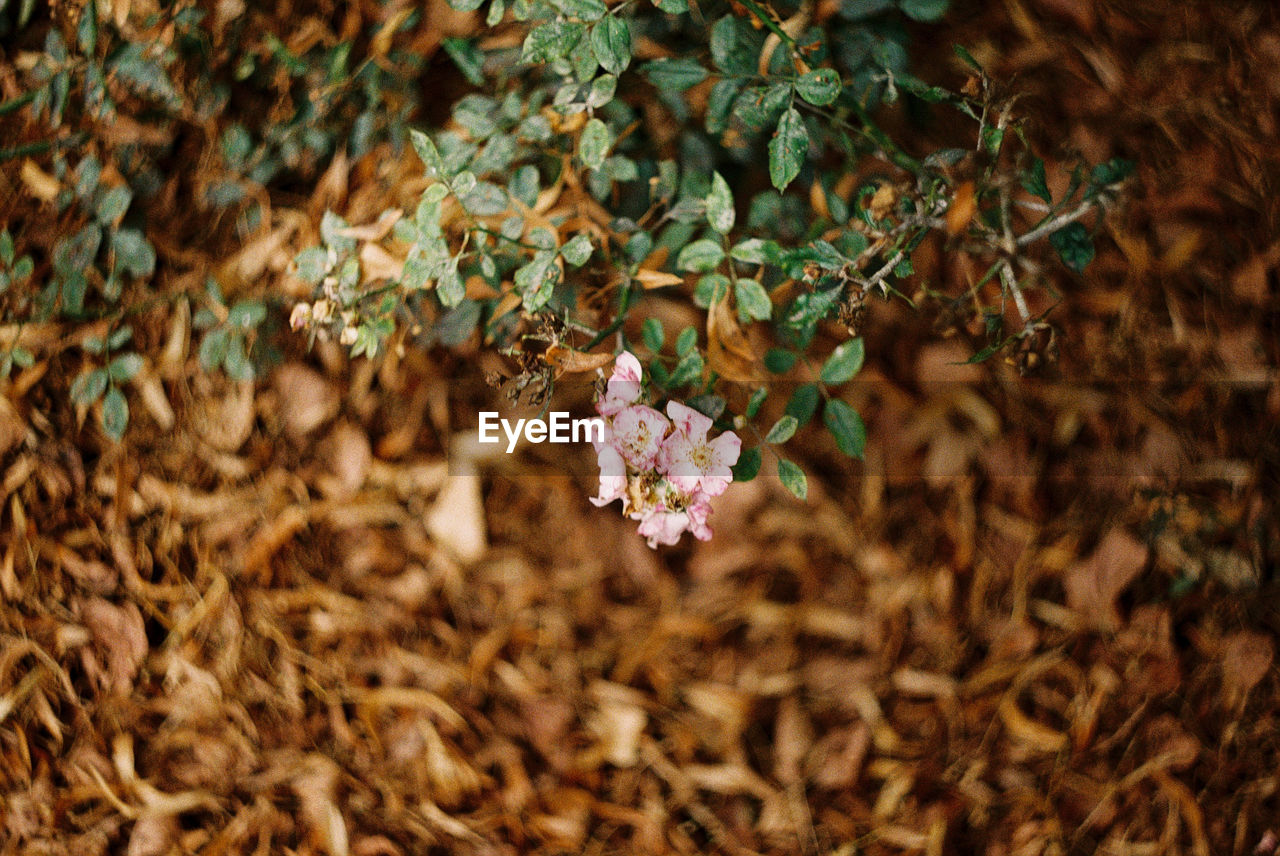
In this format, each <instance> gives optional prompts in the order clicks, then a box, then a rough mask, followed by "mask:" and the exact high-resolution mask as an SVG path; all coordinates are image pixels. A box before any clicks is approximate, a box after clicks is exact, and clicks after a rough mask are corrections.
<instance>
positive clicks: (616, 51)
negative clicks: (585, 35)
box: [591, 15, 631, 74]
mask: <svg viewBox="0 0 1280 856" xmlns="http://www.w3.org/2000/svg"><path fill="white" fill-rule="evenodd" d="M591 49H592V50H594V51H595V54H596V59H597V60H599V61H600V65H602V66H604V70H605V71H607V72H609V73H610V74H622V72H623V70H625V69H626V67H627V66H628V65H630V64H631V28H630V27H628V26H627V22H626V21H623V20H622V19H621V18H617V17H614V16H613V15H609V16H608V17H606V18H605V19H604V20H602V21H600V23H598V24H596V25H595V26H594V27H592V28H591Z"/></svg>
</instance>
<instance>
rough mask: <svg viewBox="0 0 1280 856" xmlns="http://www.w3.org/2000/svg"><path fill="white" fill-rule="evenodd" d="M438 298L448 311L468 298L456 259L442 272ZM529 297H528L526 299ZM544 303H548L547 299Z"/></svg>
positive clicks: (437, 293) (438, 286)
mask: <svg viewBox="0 0 1280 856" xmlns="http://www.w3.org/2000/svg"><path fill="white" fill-rule="evenodd" d="M436 296H437V297H438V298H440V305H441V306H443V307H444V308H446V309H451V308H453V307H454V306H457V305H458V304H459V303H461V302H462V298H464V297H466V296H467V286H466V284H465V283H464V282H463V281H462V276H461V275H460V274H459V273H458V260H457V259H456V258H454V259H450V260H449V263H448V264H447V265H445V268H444V270H443V271H441V272H440V278H439V279H437V280H436ZM548 296H550V295H548ZM527 297H528V295H526V299H527ZM543 302H544V303H545V302H546V301H545V299H544V301H543Z"/></svg>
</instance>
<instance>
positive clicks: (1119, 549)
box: [1063, 529, 1148, 630]
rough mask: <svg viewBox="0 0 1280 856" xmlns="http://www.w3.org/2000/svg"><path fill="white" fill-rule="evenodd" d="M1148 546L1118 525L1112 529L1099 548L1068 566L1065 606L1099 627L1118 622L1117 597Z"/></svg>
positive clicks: (1137, 570)
mask: <svg viewBox="0 0 1280 856" xmlns="http://www.w3.org/2000/svg"><path fill="white" fill-rule="evenodd" d="M1147 554H1148V550H1147V548H1146V546H1145V545H1143V544H1141V543H1139V542H1138V541H1137V540H1135V539H1134V538H1133V537H1132V536H1131V535H1129V534H1128V533H1127V532H1125V531H1123V530H1121V529H1112V530H1111V531H1110V532H1108V533H1107V534H1106V535H1105V536H1104V537H1103V539H1102V543H1100V544H1099V545H1098V549H1096V550H1094V551H1093V555H1092V556H1090V557H1089V558H1088V559H1086V560H1084V561H1083V562H1077V563H1076V564H1075V565H1073V566H1072V567H1071V568H1070V569H1068V570H1067V573H1066V578H1065V579H1064V580H1063V585H1064V587H1065V588H1066V591H1067V606H1069V607H1070V608H1071V609H1073V610H1075V611H1076V612H1078V613H1080V615H1081V616H1082V617H1083V618H1084V619H1085V621H1087V622H1089V623H1090V624H1092V625H1093V626H1094V627H1096V628H1098V629H1102V630H1114V629H1116V628H1117V627H1119V626H1120V614H1119V612H1118V611H1117V610H1116V598H1117V597H1119V596H1120V593H1121V592H1122V591H1124V590H1125V588H1126V587H1128V585H1129V584H1130V583H1131V582H1133V581H1134V580H1135V579H1137V577H1138V574H1139V573H1141V571H1142V569H1143V567H1144V566H1145V565H1146V563H1147Z"/></svg>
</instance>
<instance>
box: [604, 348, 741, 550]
mask: <svg viewBox="0 0 1280 856" xmlns="http://www.w3.org/2000/svg"><path fill="white" fill-rule="evenodd" d="M640 381H641V368H640V361H639V360H637V359H636V358H635V356H633V355H632V354H630V353H628V352H626V351H623V352H622V353H621V354H619V355H618V358H617V360H616V361H615V363H614V367H613V376H612V377H610V378H609V382H608V384H607V385H606V388H605V394H604V395H603V396H602V397H601V398H600V399H599V400H598V401H597V402H596V410H597V411H598V412H599V413H600V415H601V416H602V417H604V420H605V425H606V426H607V427H606V430H605V436H604V440H603V441H600V442H596V443H595V447H596V460H597V462H598V463H599V465H600V494H599V496H595V497H592V498H591V501H592V502H593V503H595V504H596V505H599V506H604V505H608V504H609V503H611V502H613V501H614V500H615V499H621V500H622V513H623V514H625V515H627V516H628V517H630V518H631V519H632V520H639V521H640V528H639V532H640V534H641V535H643V536H644V537H645V538H647V539H648V540H649V546H650V547H657V546H658V545H659V544H675V543H676V542H677V541H679V540H680V536H681V535H682V534H683V533H684V532H686V531H688V532H691V533H693V537H695V538H697V539H698V540H700V541H706V540H709V539H710V538H711V527H709V526H708V525H707V517H708V516H709V515H710V514H711V497H713V496H719V495H720V494H722V493H724V492H725V490H726V489H727V488H728V487H729V483H730V482H731V481H733V471H732V470H731V469H730V468H731V467H732V466H733V465H734V464H735V463H737V461H738V454H739V453H740V452H741V450H742V441H741V440H739V439H738V437H737V435H736V434H734V433H733V432H732V431H726V432H724V433H723V434H721V435H720V436H719V437H716V438H715V439H714V440H711V439H708V437H707V432H708V431H709V430H710V429H711V420H710V419H709V418H707V417H706V416H704V415H703V414H701V413H699V412H698V411H696V410H694V409H693V408H691V407H686V406H685V405H683V404H680V403H679V402H676V401H669V402H667V414H666V415H665V416H664V415H663V414H662V413H660V412H659V411H657V410H655V409H653V408H652V407H650V406H648V405H647V404H643V403H641V395H642V391H641V385H640Z"/></svg>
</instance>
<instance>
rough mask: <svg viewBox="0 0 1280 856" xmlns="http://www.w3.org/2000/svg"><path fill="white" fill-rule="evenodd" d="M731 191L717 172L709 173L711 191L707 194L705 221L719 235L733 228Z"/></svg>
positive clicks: (733, 213)
mask: <svg viewBox="0 0 1280 856" xmlns="http://www.w3.org/2000/svg"><path fill="white" fill-rule="evenodd" d="M734 215H735V212H734V210H733V191H731V190H730V189H729V182H727V181H725V180H724V176H722V175H720V173H718V172H713V173H711V192H710V193H708V194H707V222H708V223H710V224H711V228H712V229H715V230H716V231H717V232H719V233H720V234H721V235H727V234H729V232H730V230H731V229H733V221H734Z"/></svg>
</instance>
